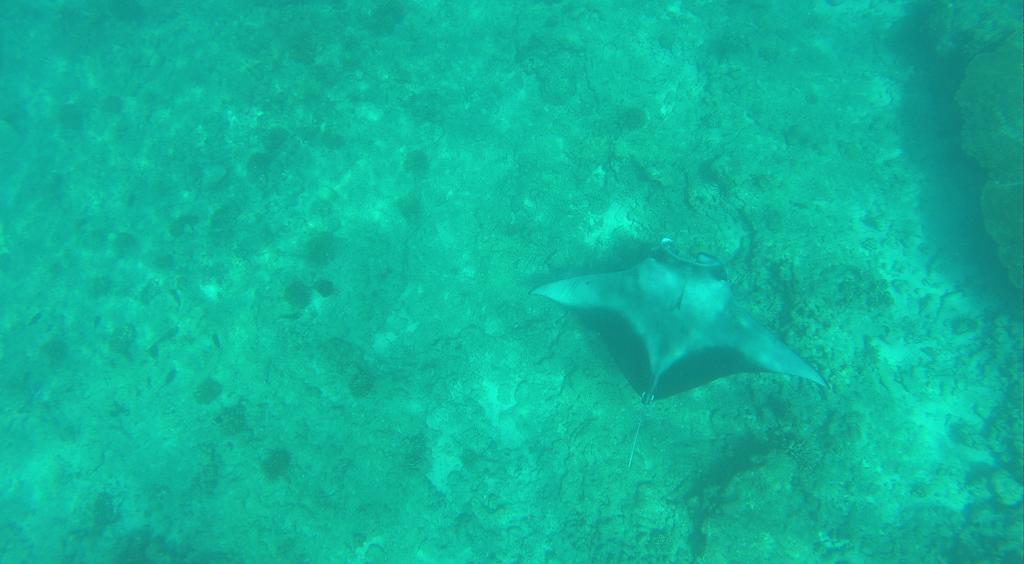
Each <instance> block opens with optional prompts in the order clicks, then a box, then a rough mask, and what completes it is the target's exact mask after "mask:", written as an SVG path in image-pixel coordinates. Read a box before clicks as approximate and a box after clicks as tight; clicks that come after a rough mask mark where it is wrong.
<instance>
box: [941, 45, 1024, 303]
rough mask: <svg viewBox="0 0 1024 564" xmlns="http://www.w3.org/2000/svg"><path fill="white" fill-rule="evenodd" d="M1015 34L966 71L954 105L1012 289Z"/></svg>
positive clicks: (1015, 262) (1023, 125)
mask: <svg viewBox="0 0 1024 564" xmlns="http://www.w3.org/2000/svg"><path fill="white" fill-rule="evenodd" d="M1021 48H1022V46H1021V34H1020V30H1019V29H1018V30H1017V31H1016V32H1015V33H1013V34H1011V35H1010V36H1008V37H1007V38H1006V39H1005V40H1004V41H1003V42H1002V43H1001V44H1000V45H999V46H998V47H997V48H995V49H994V50H992V51H989V52H986V53H982V54H980V55H978V56H977V57H975V58H974V60H972V61H971V63H970V64H969V65H968V66H967V71H966V73H965V74H964V80H963V83H962V84H961V86H960V90H959V92H958V93H957V101H958V102H959V103H960V108H961V109H962V111H963V116H964V123H963V147H964V150H965V151H966V152H967V153H968V154H970V155H971V156H972V157H974V158H975V159H977V160H978V162H979V163H981V165H982V166H983V167H984V168H985V170H986V171H987V172H988V179H987V181H986V183H985V185H984V187H983V188H982V194H981V202H982V211H983V213H984V216H985V228H986V229H987V230H988V232H989V234H990V235H991V236H992V238H993V239H994V240H995V242H996V245H997V246H998V248H999V259H1000V260H1001V261H1002V263H1003V265H1005V266H1006V269H1007V272H1008V273H1009V276H1010V280H1011V282H1013V284H1014V285H1015V286H1016V287H1017V288H1021V287H1022V285H1024V281H1022V276H1024V258H1022V257H1024V160H1022V159H1024V156H1022V155H1024V133H1022V131H1024V117H1022V108H1021V102H1020V101H1021V100H1022V99H1024V92H1022V90H1024V87H1022V85H1021V69H1022V68H1024V55H1022V51H1021Z"/></svg>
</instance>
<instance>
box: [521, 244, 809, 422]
mask: <svg viewBox="0 0 1024 564" xmlns="http://www.w3.org/2000/svg"><path fill="white" fill-rule="evenodd" d="M671 245H672V242H671V241H670V240H668V239H666V240H664V241H662V245H661V246H660V247H659V248H658V249H656V250H655V252H654V253H653V254H652V256H651V257H649V258H646V259H644V260H643V261H641V262H640V263H639V264H637V265H636V266H634V267H633V268H630V269H629V270H624V271H621V272H611V273H606V274H594V275H589V276H579V277H576V278H568V279H566V280H560V281H557V282H552V283H550V284H545V285H543V286H540V287H539V288H537V289H535V290H534V291H533V293H534V294H538V295H541V296H544V297H547V298H550V299H552V300H554V301H555V302H557V303H559V304H562V305H564V306H566V307H569V308H572V309H574V310H578V311H580V312H581V313H584V314H585V315H586V317H587V319H589V320H591V321H592V322H594V323H595V324H596V326H597V327H598V328H599V329H601V330H602V333H603V334H604V336H605V337H606V338H607V340H608V342H609V345H610V346H611V348H612V351H613V354H615V356H616V358H617V359H619V361H620V364H623V369H624V370H625V371H626V376H627V377H628V378H629V380H630V382H631V383H632V384H633V387H634V388H635V389H636V390H637V392H638V393H639V394H640V395H641V397H642V398H643V401H644V402H645V403H649V402H651V401H653V400H654V398H662V397H666V396H669V395H672V394H674V393H677V392H680V391H683V390H686V389H690V388H693V387H696V386H699V385H701V384H704V383H707V382H709V381H711V380H714V379H715V378H720V377H722V376H728V375H730V374H736V373H740V372H777V373H781V374H789V375H793V376H798V377H800V378H805V379H807V380H810V381H812V382H815V383H817V384H821V385H825V381H824V380H823V379H822V378H821V376H819V375H818V373H817V372H816V371H815V370H814V369H813V368H811V367H810V366H809V365H808V364H807V363H806V362H804V361H803V359H801V358H800V357H799V356H797V355H796V353H794V352H793V351H791V350H790V349H789V348H788V347H787V346H786V345H785V344H783V343H782V341H780V340H779V339H778V338H776V337H775V336H774V335H773V334H772V333H771V332H770V331H768V330H767V329H765V328H764V327H763V326H761V325H760V324H759V323H758V322H757V321H755V320H754V319H753V318H752V317H750V315H748V314H747V313H746V312H744V311H742V310H740V309H739V308H737V307H736V306H735V304H734V303H733V298H732V290H731V288H730V286H729V283H728V281H727V280H726V276H725V269H724V267H723V266H722V264H721V263H719V262H718V261H717V260H715V259H713V258H711V257H709V256H707V255H703V254H702V255H699V256H698V257H697V258H696V259H695V260H689V259H685V258H682V257H680V256H679V255H677V254H676V253H675V252H673V250H672V246H671ZM631 351H632V352H631Z"/></svg>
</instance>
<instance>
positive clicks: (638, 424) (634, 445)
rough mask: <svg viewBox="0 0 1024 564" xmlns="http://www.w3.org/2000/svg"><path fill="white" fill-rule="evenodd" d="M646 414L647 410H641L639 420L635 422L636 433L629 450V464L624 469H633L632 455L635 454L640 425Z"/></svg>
mask: <svg viewBox="0 0 1024 564" xmlns="http://www.w3.org/2000/svg"><path fill="white" fill-rule="evenodd" d="M646 413H647V410H645V409H642V410H641V411H640V419H639V420H637V422H636V432H634V433H633V447H632V448H630V449H629V464H628V465H626V468H632V467H633V453H635V452H636V441H637V439H639V438H640V425H642V424H643V422H644V415H645V414H646Z"/></svg>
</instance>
